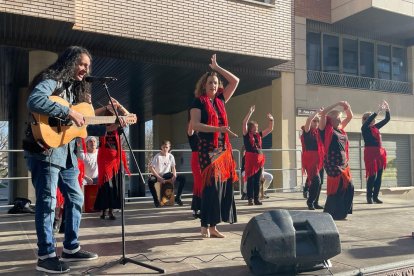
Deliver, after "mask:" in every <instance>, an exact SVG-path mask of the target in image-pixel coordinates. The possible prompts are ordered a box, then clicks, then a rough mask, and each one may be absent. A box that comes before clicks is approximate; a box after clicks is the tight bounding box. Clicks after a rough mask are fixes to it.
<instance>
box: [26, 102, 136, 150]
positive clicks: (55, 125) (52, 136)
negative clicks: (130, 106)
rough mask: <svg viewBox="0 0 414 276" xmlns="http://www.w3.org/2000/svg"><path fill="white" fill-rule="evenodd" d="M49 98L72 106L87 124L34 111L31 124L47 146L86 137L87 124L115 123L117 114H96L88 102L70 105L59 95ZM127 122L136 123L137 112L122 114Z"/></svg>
mask: <svg viewBox="0 0 414 276" xmlns="http://www.w3.org/2000/svg"><path fill="white" fill-rule="evenodd" d="M49 99H50V100H51V101H53V102H56V103H59V104H61V105H63V106H67V107H70V108H71V109H73V110H74V111H77V112H79V113H81V114H82V115H83V116H84V117H85V125H83V126H81V127H78V126H76V124H75V123H74V122H73V121H72V120H70V119H67V120H62V119H60V118H56V117H49V116H47V115H42V114H38V113H33V117H34V119H35V122H34V123H32V124H31V127H32V132H33V136H34V138H35V140H36V141H37V142H38V143H40V144H42V145H43V146H44V147H46V148H57V147H60V146H62V145H66V144H68V143H69V142H70V141H72V140H73V139H74V138H77V137H80V138H86V137H87V136H88V133H87V131H86V126H87V125H101V124H113V123H115V122H116V116H95V110H94V109H93V106H92V105H91V104H88V103H80V104H76V105H70V104H69V103H68V102H67V101H66V100H64V99H62V98H61V97H58V96H50V97H49ZM121 118H123V119H124V120H125V122H126V123H127V124H135V123H136V122H137V117H136V115H135V114H129V115H127V116H121Z"/></svg>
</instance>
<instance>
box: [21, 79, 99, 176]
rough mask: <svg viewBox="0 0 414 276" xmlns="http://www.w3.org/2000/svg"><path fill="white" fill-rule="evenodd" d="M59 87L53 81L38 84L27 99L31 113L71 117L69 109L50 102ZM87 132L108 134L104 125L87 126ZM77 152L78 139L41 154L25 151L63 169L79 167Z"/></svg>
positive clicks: (64, 117)
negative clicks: (50, 97)
mask: <svg viewBox="0 0 414 276" xmlns="http://www.w3.org/2000/svg"><path fill="white" fill-rule="evenodd" d="M57 86H58V82H57V81H55V80H52V79H47V80H43V81H41V82H40V83H39V84H37V85H36V87H35V88H34V89H33V91H32V92H31V93H30V95H29V98H28V99H27V103H26V104H27V108H28V109H29V111H30V112H35V113H39V114H45V115H48V116H49V117H58V118H62V119H66V118H67V117H68V115H69V107H67V106H62V105H61V104H59V103H56V102H53V101H51V100H49V96H51V95H52V93H53V92H54V91H55V90H56V88H57ZM87 132H88V135H90V136H104V135H105V134H106V127H105V126H104V125H91V126H87ZM76 150H77V149H76V139H73V140H72V141H70V142H69V143H68V144H66V145H63V146H60V147H58V148H51V149H48V150H45V151H44V152H41V153H32V152H29V151H25V156H26V157H29V158H35V159H37V160H40V161H44V162H47V163H51V164H53V165H57V166H59V167H62V168H68V167H72V166H74V167H77V166H78V161H77V157H76Z"/></svg>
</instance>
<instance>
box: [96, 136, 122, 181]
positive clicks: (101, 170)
mask: <svg viewBox="0 0 414 276" xmlns="http://www.w3.org/2000/svg"><path fill="white" fill-rule="evenodd" d="M111 134H112V135H114V137H115V140H116V148H118V149H121V154H122V165H123V167H124V169H125V172H126V173H127V174H128V175H130V172H129V169H128V164H127V162H126V155H125V152H124V150H123V149H122V146H121V139H120V137H119V134H118V132H117V131H114V132H112V133H111ZM107 135H108V134H107ZM108 142H109V141H108ZM106 143H107V139H106V136H102V137H99V150H98V185H99V186H101V185H103V184H104V183H106V182H108V181H109V180H111V179H112V177H113V176H114V174H116V173H117V172H118V170H119V167H120V165H121V164H120V162H119V152H120V151H118V150H116V149H113V148H107V147H106Z"/></svg>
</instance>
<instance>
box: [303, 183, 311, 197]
mask: <svg viewBox="0 0 414 276" xmlns="http://www.w3.org/2000/svg"><path fill="white" fill-rule="evenodd" d="M308 191H309V188H308V186H305V187H303V192H302V193H303V198H308Z"/></svg>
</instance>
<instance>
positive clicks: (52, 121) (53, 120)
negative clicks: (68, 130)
mask: <svg viewBox="0 0 414 276" xmlns="http://www.w3.org/2000/svg"><path fill="white" fill-rule="evenodd" d="M48 121H49V126H51V127H56V128H57V132H58V133H61V132H62V126H71V125H73V122H72V120H70V119H61V118H57V117H49V120H48Z"/></svg>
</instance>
